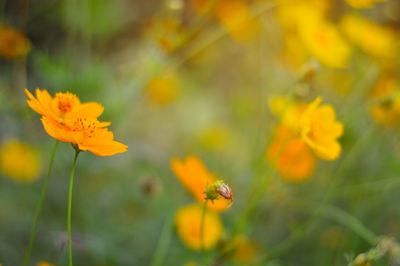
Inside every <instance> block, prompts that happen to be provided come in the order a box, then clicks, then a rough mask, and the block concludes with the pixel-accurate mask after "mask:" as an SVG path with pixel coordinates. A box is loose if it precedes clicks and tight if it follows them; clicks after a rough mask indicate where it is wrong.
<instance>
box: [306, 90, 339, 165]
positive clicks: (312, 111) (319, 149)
mask: <svg viewBox="0 0 400 266" xmlns="http://www.w3.org/2000/svg"><path fill="white" fill-rule="evenodd" d="M321 102H322V99H321V97H318V98H317V99H315V101H314V102H312V103H310V104H309V105H308V107H307V109H306V110H305V111H304V112H303V114H302V115H301V117H300V134H301V138H302V139H303V140H304V141H305V142H306V143H307V144H308V145H309V146H310V148H311V149H312V150H313V151H314V152H315V153H316V154H317V156H319V157H320V158H321V159H324V160H329V161H331V160H335V159H337V158H338V157H339V155H340V152H341V146H340V143H339V142H338V141H337V139H338V138H339V137H340V136H341V135H342V134H343V124H342V123H340V122H338V121H336V113H335V110H334V109H333V107H332V106H331V105H328V104H324V105H320V104H321Z"/></svg>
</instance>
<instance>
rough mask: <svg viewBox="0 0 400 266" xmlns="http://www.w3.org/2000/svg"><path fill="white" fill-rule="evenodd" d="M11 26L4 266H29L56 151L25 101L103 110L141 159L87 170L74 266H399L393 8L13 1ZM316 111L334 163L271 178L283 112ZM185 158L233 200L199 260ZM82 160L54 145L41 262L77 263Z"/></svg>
mask: <svg viewBox="0 0 400 266" xmlns="http://www.w3.org/2000/svg"><path fill="white" fill-rule="evenodd" d="M0 17H1V21H0V22H1V24H0V56H1V59H0V121H1V123H0V177H1V178H0V263H2V264H3V266H8V265H10V266H13V265H20V264H21V262H22V258H23V254H24V253H25V251H26V248H27V245H28V241H29V234H30V230H31V226H32V222H33V218H34V213H35V208H36V206H37V203H38V200H39V195H40V190H41V186H42V184H43V180H44V176H45V174H46V170H47V167H48V163H49V160H50V156H51V151H52V147H53V145H54V142H55V141H54V139H52V138H51V137H49V136H48V135H47V134H46V132H45V131H44V130H43V127H42V125H41V122H40V119H39V118H40V117H39V115H37V114H36V113H35V112H33V111H32V110H31V109H29V107H28V105H27V104H26V99H27V96H26V95H25V93H24V88H28V89H29V90H30V91H31V92H34V90H35V89H36V88H40V89H46V90H48V91H49V93H50V94H51V95H55V93H57V92H66V91H70V92H72V93H74V94H76V95H77V96H78V97H79V98H80V99H81V101H82V102H88V101H96V102H99V103H101V104H102V105H103V106H104V107H105V111H104V113H103V114H102V116H101V120H103V121H112V124H111V126H110V129H111V130H112V131H113V132H114V135H115V138H116V140H118V141H121V142H122V143H124V144H126V145H128V146H129V148H128V151H127V152H126V153H123V154H118V155H115V156H112V157H97V156H95V155H93V154H92V153H89V152H85V153H83V154H81V156H80V158H79V161H78V165H77V170H76V176H75V184H74V196H73V208H72V240H73V241H72V242H73V247H74V263H75V265H171V266H172V265H173V266H175V265H274V266H278V265H348V264H349V265H368V264H366V263H368V262H367V261H370V262H372V263H373V264H372V265H399V263H400V259H399V253H400V252H399V250H400V248H399V246H398V245H397V242H396V238H398V237H400V205H399V204H397V202H399V200H400V196H399V193H398V190H399V188H400V157H399V156H400V141H399V125H400V124H399V122H400V94H399V92H400V90H399V89H400V87H399V85H400V83H399V45H398V39H399V38H398V37H399V35H398V30H399V27H400V2H399V1H398V0H387V1H385V0H346V1H345V0H297V1H296V0H275V1H270V0H162V1H159V0H149V1H132V0H115V1H106V0H82V1H78V0H68V1H66V0H65V1H61V0H60V1H56V0H8V1H7V0H1V1H0ZM318 96H321V97H322V98H323V100H324V103H327V104H330V105H332V106H333V108H334V109H335V111H336V119H337V120H338V121H340V122H341V123H342V124H343V126H344V134H343V136H342V137H341V138H340V140H339V142H340V144H341V147H342V152H341V154H340V157H339V158H338V159H336V160H333V161H325V160H322V159H318V158H317V157H316V156H315V155H314V154H313V153H312V152H306V154H304V153H302V152H298V151H297V150H296V149H294V150H291V151H289V155H286V156H287V157H285V159H284V160H283V162H282V163H280V164H279V162H280V161H279V162H278V163H276V164H275V161H276V160H274V159H271V153H272V154H274V152H273V151H271V149H273V148H271V147H273V145H278V146H279V145H282V144H276V135H277V134H279V133H277V132H279V131H277V128H279V126H278V125H281V124H282V120H284V117H285V112H286V111H287V109H289V108H282V105H286V106H287V105H290V106H291V105H293V104H306V103H309V102H312V101H313V100H314V99H315V98H316V97H318ZM293 119H295V120H298V119H299V118H298V117H295V118H293ZM277 126H278V127H277ZM278 142H279V141H278ZM188 155H195V156H197V157H198V158H199V159H200V160H201V161H202V162H203V163H204V164H205V165H206V167H207V169H208V170H209V171H210V172H212V173H214V174H215V175H216V176H217V177H218V178H221V179H223V180H224V181H225V182H226V183H227V184H228V185H229V186H230V187H231V189H232V191H233V195H234V199H235V201H234V203H233V205H232V206H231V207H230V208H229V209H228V210H227V211H225V212H221V213H219V214H216V215H217V218H216V219H220V220H221V225H222V230H221V232H220V233H219V234H218V235H217V236H216V240H215V243H214V244H213V245H212V246H210V247H209V248H208V250H207V251H206V253H205V254H203V253H202V252H200V251H199V250H198V249H197V250H196V249H193V247H191V246H190V245H187V243H186V242H185V240H184V236H182V234H178V232H179V230H180V228H179V226H181V225H180V224H179V223H178V222H176V221H177V216H176V213H177V212H178V211H179V210H181V208H183V207H185V206H188V205H191V204H195V203H196V200H195V199H194V198H193V197H192V196H191V194H190V193H189V192H188V190H186V189H185V187H184V186H182V184H181V183H180V182H179V180H178V179H177V177H176V175H175V173H174V171H173V170H172V169H171V166H170V162H171V159H172V158H174V157H177V158H179V159H180V160H183V159H184V158H185V157H186V156H188ZM73 156H74V151H73V149H71V147H70V144H68V143H60V145H59V149H58V151H57V154H56V157H55V163H54V165H53V170H52V173H51V176H50V182H49V186H48V190H47V194H46V198H45V202H44V206H43V210H42V214H41V217H40V220H39V226H38V231H37V236H36V240H35V245H34V248H33V253H32V257H31V260H30V262H31V265H36V264H37V263H39V262H41V261H46V262H49V263H52V264H54V265H66V264H67V256H68V254H67V248H66V218H67V195H68V181H69V179H68V177H69V171H70V167H71V165H72V161H73ZM264 180H269V181H266V182H268V184H267V185H266V186H265V189H264V190H262V191H261V192H259V190H257V189H258V188H260V186H259V185H257V184H259V183H260V182H261V183H263V182H264ZM257 193H261V194H260V195H261V197H260V199H259V201H257V202H256V204H255V207H254V210H253V211H252V212H251V213H249V215H248V217H247V220H246V223H245V224H246V225H245V226H238V224H240V222H239V220H240V217H242V216H243V213H244V212H245V210H246V208H247V207H248V205H249V204H250V202H252V199H253V198H254V195H257ZM240 221H241V220H240ZM190 223H191V222H190V221H188V222H187V223H186V224H189V225H190ZM238 228H239V229H238ZM206 234H207V232H206ZM381 236H386V237H385V238H381ZM382 239H383V240H385V241H386V242H385V241H383V240H382ZM185 243H186V244H185ZM388 243H389V244H388ZM385 244H386V246H385ZM368 251H370V253H368ZM396 252H397V253H396ZM360 254H361V255H360ZM363 254H364V255H363ZM364 257H365V261H363V260H362V259H363V258H364ZM357 259H358V260H359V261H356V260H357ZM364 262H365V264H361V263H364ZM357 263H359V264H357Z"/></svg>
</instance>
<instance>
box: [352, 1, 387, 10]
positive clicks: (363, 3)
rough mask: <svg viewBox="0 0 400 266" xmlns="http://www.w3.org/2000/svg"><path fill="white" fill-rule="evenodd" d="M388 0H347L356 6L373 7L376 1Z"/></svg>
mask: <svg viewBox="0 0 400 266" xmlns="http://www.w3.org/2000/svg"><path fill="white" fill-rule="evenodd" d="M386 1H387V0H346V2H347V3H348V4H349V5H351V6H352V7H354V8H367V7H371V6H372V5H373V4H374V3H378V2H386Z"/></svg>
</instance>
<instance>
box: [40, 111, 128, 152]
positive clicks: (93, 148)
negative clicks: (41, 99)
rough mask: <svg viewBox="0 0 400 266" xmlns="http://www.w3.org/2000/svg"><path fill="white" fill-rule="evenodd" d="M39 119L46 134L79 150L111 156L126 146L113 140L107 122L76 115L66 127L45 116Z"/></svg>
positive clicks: (125, 148) (123, 149) (122, 150)
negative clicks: (69, 143)
mask: <svg viewBox="0 0 400 266" xmlns="http://www.w3.org/2000/svg"><path fill="white" fill-rule="evenodd" d="M41 120H42V123H43V127H44V129H45V130H46V132H47V134H49V135H50V136H51V137H53V138H55V139H58V140H61V141H65V142H71V143H72V144H74V145H75V146H76V147H77V148H78V149H79V150H81V151H90V152H92V153H94V154H96V155H98V156H111V155H115V154H117V153H123V152H125V151H126V150H127V148H128V146H126V145H124V144H122V143H120V142H117V141H115V140H114V134H113V133H112V132H111V131H109V130H108V129H107V128H105V126H108V125H109V123H107V122H99V121H98V120H97V119H90V118H86V117H77V118H76V119H75V120H73V122H72V123H71V126H70V127H68V126H64V125H61V124H59V123H57V122H56V121H54V120H52V119H50V118H48V117H45V116H44V117H42V119H41Z"/></svg>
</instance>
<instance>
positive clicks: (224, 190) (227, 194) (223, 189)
mask: <svg viewBox="0 0 400 266" xmlns="http://www.w3.org/2000/svg"><path fill="white" fill-rule="evenodd" d="M217 192H218V194H219V195H220V196H221V197H223V198H224V199H227V200H230V201H231V202H233V194H232V190H231V188H230V187H229V186H228V185H227V184H225V183H222V185H220V186H219V188H217Z"/></svg>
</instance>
